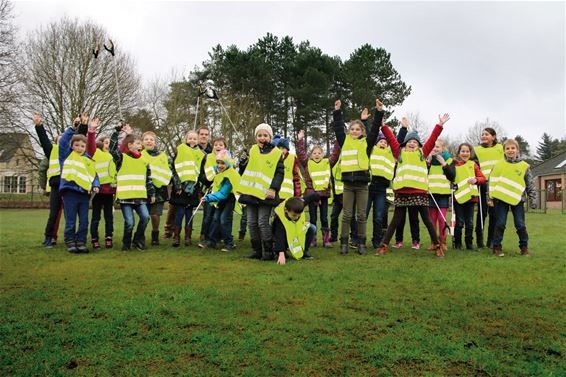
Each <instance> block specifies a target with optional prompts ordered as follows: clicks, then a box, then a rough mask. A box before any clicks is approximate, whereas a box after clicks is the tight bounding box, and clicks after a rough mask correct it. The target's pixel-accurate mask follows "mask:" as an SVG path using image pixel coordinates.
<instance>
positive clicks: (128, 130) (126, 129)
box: [122, 124, 134, 135]
mask: <svg viewBox="0 0 566 377" xmlns="http://www.w3.org/2000/svg"><path fill="white" fill-rule="evenodd" d="M122 131H124V133H125V134H126V135H130V134H132V133H133V132H134V129H133V128H132V127H131V126H130V125H129V124H125V125H124V127H122Z"/></svg>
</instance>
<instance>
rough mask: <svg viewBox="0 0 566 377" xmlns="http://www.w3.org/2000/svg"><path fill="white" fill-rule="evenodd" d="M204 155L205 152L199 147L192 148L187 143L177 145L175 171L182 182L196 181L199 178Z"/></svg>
mask: <svg viewBox="0 0 566 377" xmlns="http://www.w3.org/2000/svg"><path fill="white" fill-rule="evenodd" d="M204 156H205V154H204V152H203V151H202V150H201V149H200V148H198V147H197V148H191V147H189V146H188V145H187V144H180V145H179V146H177V157H175V171H176V173H177V176H178V177H179V180H180V181H181V182H187V181H192V182H196V181H197V180H198V176H199V173H200V166H201V164H202V159H203V158H204Z"/></svg>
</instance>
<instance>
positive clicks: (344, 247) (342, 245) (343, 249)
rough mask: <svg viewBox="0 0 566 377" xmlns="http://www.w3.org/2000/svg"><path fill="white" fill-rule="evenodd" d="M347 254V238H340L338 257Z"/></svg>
mask: <svg viewBox="0 0 566 377" xmlns="http://www.w3.org/2000/svg"><path fill="white" fill-rule="evenodd" d="M346 254H348V237H342V238H340V255H346Z"/></svg>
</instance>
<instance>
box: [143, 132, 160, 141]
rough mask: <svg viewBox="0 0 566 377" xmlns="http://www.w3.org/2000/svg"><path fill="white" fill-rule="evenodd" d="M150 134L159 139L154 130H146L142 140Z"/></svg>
mask: <svg viewBox="0 0 566 377" xmlns="http://www.w3.org/2000/svg"><path fill="white" fill-rule="evenodd" d="M148 135H149V136H153V138H154V139H155V141H157V135H156V134H155V132H153V131H145V132H144V133H143V134H142V140H143V139H144V138H145V137H146V136H148Z"/></svg>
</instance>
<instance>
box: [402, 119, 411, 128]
mask: <svg viewBox="0 0 566 377" xmlns="http://www.w3.org/2000/svg"><path fill="white" fill-rule="evenodd" d="M401 127H403V128H408V127H409V119H407V118H405V117H403V118H401Z"/></svg>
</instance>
